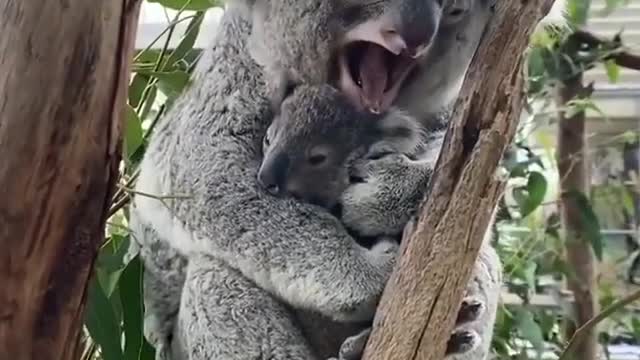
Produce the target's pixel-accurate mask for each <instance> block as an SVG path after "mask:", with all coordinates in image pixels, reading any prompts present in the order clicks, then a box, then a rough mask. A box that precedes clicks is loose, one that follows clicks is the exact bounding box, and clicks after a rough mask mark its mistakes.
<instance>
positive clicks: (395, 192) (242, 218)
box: [131, 0, 500, 359]
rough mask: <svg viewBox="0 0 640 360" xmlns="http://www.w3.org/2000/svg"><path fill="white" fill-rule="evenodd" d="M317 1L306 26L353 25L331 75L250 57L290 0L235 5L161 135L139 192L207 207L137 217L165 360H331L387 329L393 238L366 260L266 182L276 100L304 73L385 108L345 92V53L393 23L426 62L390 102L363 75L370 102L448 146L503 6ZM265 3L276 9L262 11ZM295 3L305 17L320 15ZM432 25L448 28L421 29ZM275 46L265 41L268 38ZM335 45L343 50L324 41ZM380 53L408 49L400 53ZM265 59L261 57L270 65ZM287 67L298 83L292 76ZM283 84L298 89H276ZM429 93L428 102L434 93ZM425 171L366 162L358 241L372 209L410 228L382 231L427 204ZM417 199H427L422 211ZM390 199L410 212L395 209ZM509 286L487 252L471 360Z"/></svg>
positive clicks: (358, 197) (353, 205) (337, 227)
mask: <svg viewBox="0 0 640 360" xmlns="http://www.w3.org/2000/svg"><path fill="white" fill-rule="evenodd" d="M315 1H317V2H316V3H315V4H316V6H311V7H310V8H309V10H310V11H315V13H314V12H306V11H302V14H306V15H307V17H306V19H312V20H311V21H314V22H316V23H317V24H320V25H322V24H323V23H322V20H321V19H325V20H327V23H329V22H331V23H332V24H333V23H334V21H336V19H337V23H338V24H339V26H338V27H331V28H327V29H328V30H329V31H328V32H327V33H326V34H328V36H327V37H326V38H319V39H320V40H319V41H318V44H320V45H321V46H324V45H327V44H328V45H329V47H328V49H329V51H330V52H329V53H327V54H324V55H325V56H328V57H327V59H328V60H327V61H328V62H327V63H326V64H325V63H324V60H325V57H324V56H323V57H319V58H316V62H318V61H320V62H319V63H317V66H316V67H313V66H312V62H311V63H310V62H299V64H302V65H301V66H300V67H297V66H296V63H295V62H293V66H291V64H292V63H290V62H288V61H286V59H287V56H284V57H283V58H282V59H284V60H285V61H283V62H282V63H280V64H277V65H276V66H273V67H271V69H274V71H273V72H272V71H271V70H269V69H270V67H269V66H268V64H267V63H265V62H264V61H263V60H264V59H259V60H258V61H259V62H260V64H261V65H262V67H261V66H260V65H258V63H256V61H255V60H254V58H252V57H251V56H250V55H249V52H248V49H247V41H248V37H249V34H250V33H252V26H251V25H252V21H253V20H255V19H258V20H259V19H261V18H262V19H265V18H264V14H265V13H264V12H262V11H264V9H274V8H275V7H274V8H269V7H268V6H271V5H274V6H276V5H277V4H279V3H280V4H284V3H287V0H282V1H280V0H272V1H266V0H265V3H262V5H261V6H264V5H265V4H266V6H267V8H261V10H260V11H261V12H256V11H253V9H254V8H253V7H252V4H250V6H249V7H245V6H244V5H246V4H235V3H231V4H230V6H229V8H228V9H227V11H226V13H225V15H224V17H223V20H222V22H221V24H220V25H219V26H220V28H219V32H218V35H217V37H216V39H215V41H214V44H213V45H212V47H211V48H209V49H206V50H205V52H204V53H203V56H202V58H201V59H200V62H199V64H198V67H197V70H196V72H195V74H194V79H193V82H192V85H191V86H190V88H189V89H188V90H187V91H186V93H185V94H184V95H183V96H182V97H181V98H180V99H179V100H178V101H177V102H176V103H175V104H174V106H173V108H172V110H171V111H170V112H169V113H168V114H167V116H165V117H164V119H163V120H162V122H161V124H159V126H158V128H157V130H156V133H155V134H154V136H153V138H152V141H151V143H150V145H149V148H148V150H147V154H146V156H145V158H144V160H143V162H142V164H141V173H140V177H139V180H138V184H137V189H138V190H139V191H140V192H141V193H152V194H158V195H171V194H189V195H191V196H192V197H191V198H190V199H187V200H184V199H181V200H164V201H162V202H161V201H159V200H157V199H153V198H149V197H144V196H136V198H135V200H134V206H133V208H132V215H131V228H132V231H133V232H134V237H135V239H137V241H138V245H140V252H141V257H142V259H143V261H144V264H145V269H146V272H145V306H146V313H147V315H146V316H147V318H146V319H145V333H146V336H147V338H148V339H149V340H150V341H151V342H152V343H153V344H154V345H155V346H156V350H157V351H158V357H160V358H163V357H166V356H168V355H169V353H170V349H169V348H170V347H171V348H172V351H173V354H172V355H173V358H174V359H182V358H189V359H200V358H203V359H204V358H207V359H209V358H223V359H247V358H270V359H320V358H323V357H326V356H330V355H335V352H336V349H337V346H339V344H340V342H342V340H343V339H345V338H346V337H347V336H348V335H353V334H355V333H357V331H359V330H361V329H362V328H363V327H364V326H366V321H369V320H370V319H371V318H372V315H373V312H374V311H375V304H376V302H377V300H378V297H379V295H380V293H381V291H382V288H383V286H384V283H385V281H386V279H387V278H388V275H389V272H390V270H391V268H392V266H393V264H394V255H395V250H396V246H395V244H392V243H387V242H381V243H378V244H376V245H374V246H373V247H372V248H371V249H366V248H364V247H362V246H360V245H358V244H357V242H356V241H355V240H354V239H353V238H352V237H351V236H350V235H349V233H348V232H347V231H346V230H345V228H344V226H343V225H342V224H341V223H340V222H339V221H338V220H336V219H335V218H334V217H333V216H331V215H330V214H328V213H327V212H325V211H323V210H322V209H319V208H317V207H314V206H311V205H305V204H301V203H299V202H297V201H294V200H291V199H276V198H274V197H271V196H269V195H268V194H266V193H265V192H264V191H262V189H260V188H259V187H258V185H257V183H256V180H255V179H256V172H257V169H258V166H259V162H260V156H261V155H260V148H261V142H262V137H263V136H264V133H265V131H266V128H267V127H268V126H269V123H270V120H271V116H272V113H271V103H270V101H269V100H270V99H272V98H273V96H272V95H273V90H274V89H275V90H279V89H285V90H284V91H282V95H281V96H280V97H281V98H282V97H284V96H286V94H287V91H286V88H287V87H288V84H289V83H290V79H292V78H294V76H292V75H291V74H293V75H296V74H303V75H302V76H301V77H300V78H299V79H296V80H299V81H303V82H304V81H308V82H314V81H316V80H318V79H319V81H324V80H325V77H326V80H327V81H331V82H334V83H335V84H337V86H339V87H340V88H342V89H343V90H345V93H347V94H348V95H349V96H351V97H352V99H353V102H354V104H356V105H358V104H360V105H361V106H362V105H364V106H363V108H366V107H369V108H370V107H371V106H369V105H371V104H370V102H371V101H369V102H367V103H366V104H365V103H364V102H361V101H360V100H359V97H358V96H359V93H358V89H357V88H354V87H353V84H349V83H344V80H348V79H346V78H345V77H344V76H341V75H340V74H341V73H342V74H343V75H344V71H345V69H346V68H345V67H344V63H342V64H340V62H339V60H340V56H342V55H344V56H348V54H347V52H349V51H352V50H349V49H350V47H348V46H346V45H349V44H350V43H349V41H347V42H344V41H345V40H349V37H348V36H347V34H349V36H354V35H355V36H356V37H354V38H353V39H360V40H362V39H364V40H367V41H369V42H372V41H377V42H378V43H380V42H381V41H380V39H379V38H376V37H373V38H370V39H366V38H362V37H363V36H368V35H367V34H370V32H368V31H366V30H367V29H370V27H371V26H374V29H375V28H376V26H377V28H378V29H380V27H379V26H380V24H381V23H380V22H379V20H380V19H393V24H395V26H397V27H398V28H397V29H395V30H394V32H395V33H396V35H398V36H397V37H395V39H396V40H397V39H402V40H403V41H404V42H405V45H409V46H411V47H413V48H414V49H413V50H410V49H409V50H407V49H402V51H410V52H413V54H414V55H418V56H417V58H416V59H417V60H418V61H417V62H415V63H414V64H413V65H412V66H411V69H409V70H407V71H406V73H404V74H402V79H399V78H398V79H396V81H395V82H393V84H392V86H391V89H392V90H393V91H392V92H389V91H385V90H387V87H388V86H387V84H383V85H384V86H382V92H380V90H379V89H380V87H381V85H380V84H381V83H380V82H376V80H370V78H367V75H365V76H364V78H361V79H359V80H363V81H364V82H365V83H366V82H367V81H369V82H368V83H367V85H366V87H367V89H368V90H367V93H366V96H365V99H367V100H372V99H373V105H374V106H378V105H380V106H381V107H385V106H388V105H389V104H390V103H393V104H396V105H399V106H401V107H403V108H404V109H405V110H408V111H410V112H411V113H412V114H413V115H414V116H417V117H418V118H420V119H424V120H423V121H424V124H425V128H426V129H428V130H431V131H430V134H432V137H433V139H434V141H436V142H437V141H438V139H440V138H441V134H442V129H443V128H444V123H445V120H446V118H445V117H443V116H442V115H441V114H442V113H443V111H444V110H446V109H447V107H448V105H449V104H451V103H452V102H453V100H454V99H455V96H456V94H457V91H458V89H459V86H460V84H461V81H462V78H463V75H464V72H465V70H466V68H467V66H468V64H469V61H470V59H471V56H472V54H473V52H474V51H475V47H476V45H477V41H478V39H479V37H480V34H481V33H482V31H481V30H482V27H483V26H484V23H485V22H486V20H487V18H488V16H489V14H490V11H489V8H490V4H489V1H488V0H467V1H459V0H439V1H435V0H420V1H418V0H382V1H365V0H342V1H339V0H334V1H321V0H315ZM253 2H254V3H256V4H253V5H259V4H260V0H256V1H253ZM289 2H290V4H291V6H297V5H296V4H301V5H300V6H308V5H309V4H311V5H313V4H314V3H313V1H311V0H304V1H300V2H293V3H291V0H289ZM302 4H306V5H302ZM452 6H453V7H452ZM326 7H328V9H329V10H330V11H325V10H326ZM285 9H286V8H285ZM323 9H324V10H323ZM358 9H360V10H358ZM444 9H449V10H450V11H449V10H447V11H448V12H445V11H444ZM292 13H295V12H294V11H291V8H290V9H289V10H288V11H284V12H282V13H281V14H280V15H278V14H276V13H274V12H273V11H269V13H268V14H269V16H270V19H276V20H277V19H278V16H280V19H285V18H287V17H288V16H289V20H288V21H289V22H290V21H291V20H290V19H291V18H290V15H291V14H292ZM419 15H428V16H429V18H430V19H432V20H433V21H427V22H421V20H420V19H421V18H420V17H418V16H419ZM274 16H275V17H274ZM301 19H302V18H301V17H298V18H297V20H301ZM422 19H424V18H422ZM268 23H269V22H268V21H264V22H262V23H258V22H255V23H254V24H255V25H260V24H265V25H266V24H268ZM286 23H287V21H284V22H282V23H279V22H278V21H276V22H275V24H280V25H282V24H286ZM425 24H426V25H425ZM280 25H278V26H280ZM260 26H261V25H260ZM282 29H283V30H287V29H286V27H282ZM400 29H402V30H400ZM289 30H291V29H289ZM268 34H269V35H273V36H275V39H273V41H271V39H265V41H264V44H265V45H268V44H273V45H274V46H276V45H278V46H279V45H280V44H283V43H279V42H278V41H279V40H278V39H286V37H284V35H285V34H286V35H287V36H292V34H291V33H287V32H286V31H285V32H283V33H282V34H283V37H280V38H279V37H278V35H276V34H277V33H276V32H270V33H268ZM312 34H313V33H312ZM363 34H364V35H363ZM259 35H260V34H259V32H258V31H253V36H254V37H257V38H259ZM262 35H267V33H262ZM358 36H360V38H358ZM312 39H313V38H312ZM325 39H326V40H328V42H324V43H323V41H325ZM353 39H351V40H353ZM267 40H268V41H267ZM298 41H299V40H298ZM385 41H386V40H385ZM284 44H285V45H286V42H284ZM322 44H324V45H322ZM380 45H383V46H385V47H392V48H393V46H389V44H387V43H385V42H382V44H380ZM414 45H415V46H414ZM421 45H422V46H421ZM320 48H321V47H318V48H317V49H320ZM419 48H420V49H419ZM274 49H275V47H274ZM377 50H379V49H377ZM367 51H376V50H367ZM394 51H395V50H394ZM259 53H260V52H259V51H258V52H257V53H256V54H254V56H256V59H258V58H259ZM305 53H310V52H309V51H307V50H304V51H302V54H303V55H304V54H305ZM365 53H366V51H365ZM373 58H374V59H375V55H374V57H373ZM343 59H346V58H343ZM379 59H380V57H378V60H379ZM364 64H367V63H366V62H364ZM369 65H371V66H373V67H374V69H375V66H377V65H378V66H379V64H377V65H376V64H375V63H373V65H372V64H371V63H369ZM306 66H311V67H313V69H314V70H315V71H316V73H318V71H317V69H327V72H326V75H323V73H322V71H320V72H319V73H320V74H321V75H319V76H320V78H318V79H314V77H315V76H316V75H313V76H312V77H311V78H309V79H306V78H305V76H306V75H305V74H306V72H305V67H306ZM263 69H264V71H266V74H267V77H266V78H267V79H268V81H267V83H269V84H276V85H275V86H273V87H272V86H271V85H270V86H269V88H267V87H266V86H265V81H264V79H263ZM282 69H285V70H286V72H288V73H287V74H286V75H285V76H283V75H282ZM296 69H298V70H296ZM309 74H312V73H311V72H309ZM272 76H273V78H272ZM276 78H277V79H283V80H281V81H280V82H277V81H271V79H276ZM282 84H284V86H283V85H282ZM356 85H357V81H356ZM349 86H350V87H349ZM354 90H355V91H354ZM267 94H269V96H268V97H267V96H266V95H267ZM354 94H355V95H354ZM422 94H428V96H426V97H425V98H422ZM277 97H278V96H276V98H277ZM436 156H437V149H436V150H434V151H431V152H429V154H428V156H426V157H425V162H426V163H431V164H432V163H433V161H435V157H436ZM413 165H414V164H412V163H410V162H408V161H406V159H403V158H401V157H397V156H386V157H382V158H379V159H375V160H371V161H367V162H364V163H363V164H362V167H361V168H360V169H359V171H358V172H359V173H360V174H361V176H360V179H358V182H357V183H354V184H353V186H352V187H351V188H350V189H348V190H347V192H346V193H345V195H344V196H343V201H342V202H341V203H342V214H343V217H342V220H343V221H344V222H345V223H346V224H347V225H348V226H349V227H350V228H351V229H353V230H355V231H360V232H364V231H368V232H370V233H372V232H375V231H372V230H370V229H372V225H376V224H377V223H378V222H376V223H375V224H372V222H371V221H370V220H369V219H368V218H364V219H362V218H358V214H359V213H360V211H361V210H360V209H364V210H365V211H367V213H369V214H371V216H378V217H377V218H376V219H378V220H382V219H386V217H387V214H389V213H390V212H392V213H393V214H394V215H393V216H390V217H389V218H393V219H396V220H394V222H392V223H388V224H385V225H384V226H381V227H379V230H380V231H381V232H382V233H385V232H387V231H389V229H392V228H393V227H394V226H398V227H399V226H401V225H403V222H406V220H407V219H408V218H409V214H410V213H411V211H410V210H411V209H414V208H415V206H416V201H417V199H418V197H417V196H416V186H415V183H414V181H415V180H416V179H419V178H424V176H423V175H422V174H424V172H423V171H422V170H423V169H424V166H421V167H415V166H413ZM416 172H420V173H419V176H418V175H415V174H416ZM405 176H406V177H405ZM385 189H388V190H385ZM405 190H406V191H405ZM407 194H408V195H407ZM407 201H410V202H411V203H410V204H409V205H406V202H407ZM390 204H398V206H392V207H389V208H387V206H389V205H390ZM399 204H405V205H399ZM382 209H385V211H384V212H382ZM387 209H389V210H387ZM389 211H390V212H389ZM396 211H399V213H396ZM380 214H384V216H383V217H382V219H380V218H379V215H380ZM396 214H397V215H396ZM382 224H384V223H382ZM374 229H375V228H374ZM395 230H398V229H394V231H395ZM374 235H375V234H374ZM187 258H188V261H187ZM185 269H186V271H185ZM183 284H184V285H183ZM499 284H500V266H499V262H498V260H497V257H496V256H495V253H494V252H493V250H492V249H491V248H490V246H489V245H486V246H485V248H484V249H483V251H482V253H481V256H480V260H479V261H478V263H477V266H476V272H475V274H474V279H473V281H472V282H471V283H470V285H469V295H472V296H474V297H477V298H478V299H480V301H482V303H484V305H485V308H486V310H485V311H484V312H483V315H482V319H480V321H477V322H475V323H474V324H473V325H472V326H474V327H475V328H476V329H477V331H478V334H479V335H480V338H481V340H482V341H481V344H480V346H478V347H476V349H475V350H473V351H472V352H471V353H468V354H467V355H465V357H467V358H469V359H482V358H484V357H485V356H486V353H487V352H488V349H489V345H490V339H491V335H492V325H493V322H494V318H495V311H496V304H497V298H498V290H499ZM183 287H184V290H183ZM180 293H182V298H181V299H180V298H179V296H178V294H180ZM178 307H180V312H179V316H178V321H177V322H176V321H175V320H174V319H175V315H176V311H177V310H178ZM310 314H314V315H310ZM312 319H313V321H311V320H312ZM358 321H364V322H365V325H362V324H356V323H357V322H358ZM341 322H344V323H341ZM347 322H348V323H347ZM309 324H311V325H309ZM318 325H320V328H321V330H318V329H317V328H316V327H317V326H318ZM351 325H353V326H351ZM170 345H172V346H170Z"/></svg>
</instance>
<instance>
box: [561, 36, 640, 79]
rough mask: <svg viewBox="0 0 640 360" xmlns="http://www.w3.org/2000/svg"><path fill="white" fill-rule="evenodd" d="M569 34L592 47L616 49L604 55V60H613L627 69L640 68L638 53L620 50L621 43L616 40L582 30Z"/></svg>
mask: <svg viewBox="0 0 640 360" xmlns="http://www.w3.org/2000/svg"><path fill="white" fill-rule="evenodd" d="M571 36H572V37H573V38H574V39H575V40H576V41H578V42H580V43H582V44H585V45H587V46H589V48H592V49H593V48H598V47H606V48H612V49H617V50H616V51H613V52H612V53H611V54H610V55H608V56H606V57H605V60H613V61H615V63H616V64H617V65H618V66H621V67H624V68H627V69H632V70H640V55H634V54H631V53H629V52H627V51H624V50H622V49H623V47H622V44H621V43H620V42H619V41H617V40H612V41H608V40H603V39H600V38H599V37H597V36H595V35H594V34H592V33H590V32H588V31H584V30H578V31H575V32H574V33H573V34H571Z"/></svg>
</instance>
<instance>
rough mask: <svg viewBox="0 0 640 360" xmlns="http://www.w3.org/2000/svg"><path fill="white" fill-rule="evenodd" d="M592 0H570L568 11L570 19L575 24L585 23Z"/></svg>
mask: <svg viewBox="0 0 640 360" xmlns="http://www.w3.org/2000/svg"><path fill="white" fill-rule="evenodd" d="M590 7H591V0H568V1H567V13H568V15H569V20H570V21H571V23H572V24H574V25H578V26H581V25H585V24H586V22H587V17H588V15H589V8H590Z"/></svg>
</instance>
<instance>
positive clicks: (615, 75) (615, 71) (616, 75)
mask: <svg viewBox="0 0 640 360" xmlns="http://www.w3.org/2000/svg"><path fill="white" fill-rule="evenodd" d="M604 67H605V69H606V70H607V77H608V78H609V81H610V82H612V83H617V82H618V80H619V79H620V66H618V64H616V62H615V61H614V60H606V61H605V62H604Z"/></svg>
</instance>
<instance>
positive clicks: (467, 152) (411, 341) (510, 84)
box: [364, 0, 553, 360]
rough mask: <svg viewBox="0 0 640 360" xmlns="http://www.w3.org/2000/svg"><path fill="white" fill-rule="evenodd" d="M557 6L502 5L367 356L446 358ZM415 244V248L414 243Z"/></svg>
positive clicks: (545, 0) (544, 1)
mask: <svg viewBox="0 0 640 360" xmlns="http://www.w3.org/2000/svg"><path fill="white" fill-rule="evenodd" d="M552 3H553V0H535V1H533V0H530V1H498V2H497V4H496V5H495V9H494V10H495V13H494V14H493V16H492V18H491V20H490V21H489V24H488V25H487V28H486V30H485V34H484V36H483V38H482V40H481V42H480V45H479V47H478V50H477V51H476V54H475V56H474V59H473V60H472V63H471V65H470V68H469V70H468V72H467V76H466V79H465V81H464V84H463V87H462V89H463V90H462V92H461V94H460V97H459V99H458V102H457V105H456V109H455V111H454V114H453V116H452V119H451V121H450V124H449V129H448V131H447V135H446V138H445V143H444V146H443V149H442V152H441V154H440V157H439V159H438V163H437V165H436V168H437V169H436V171H435V174H436V175H435V177H434V179H433V180H432V182H431V185H430V189H429V192H428V195H427V197H426V201H425V202H424V203H423V204H422V207H421V213H420V216H419V218H418V223H417V226H416V229H415V231H414V232H413V234H412V235H411V236H410V237H409V239H405V241H403V246H402V249H401V254H402V255H401V257H400V259H399V262H398V264H397V265H396V269H395V271H394V273H393V274H392V276H391V279H390V280H389V282H388V284H387V287H386V289H385V291H384V293H383V296H382V299H381V303H380V306H379V308H378V309H379V311H378V312H377V314H376V318H375V320H374V328H373V331H372V334H371V337H370V338H369V342H368V344H367V347H366V349H365V354H364V359H366V360H377V359H421V360H436V359H438V360H439V359H442V358H443V355H444V352H445V349H446V343H447V340H448V339H449V336H450V334H451V332H450V330H451V329H452V328H453V324H454V321H455V316H456V313H457V310H458V309H459V304H460V303H461V301H462V297H463V295H464V290H465V287H466V284H467V282H468V281H469V279H470V275H471V270H472V268H473V264H474V262H475V260H476V258H477V255H478V250H479V248H480V245H481V244H482V240H483V236H484V234H485V231H486V230H487V228H488V225H489V222H490V219H491V215H492V213H493V210H494V209H495V206H496V205H497V203H498V200H499V198H500V196H501V195H502V192H503V189H504V181H502V180H500V179H498V178H497V177H495V176H492V174H495V172H496V170H497V167H498V164H499V161H500V159H501V157H502V155H503V153H504V151H505V149H506V147H507V146H508V145H509V143H510V142H511V141H512V139H513V136H514V133H515V130H516V127H517V123H518V120H519V117H520V114H521V111H522V108H523V105H524V100H525V97H524V93H523V86H524V80H523V76H522V71H521V64H522V63H523V54H524V51H525V50H526V47H527V44H528V42H529V37H530V35H531V33H532V31H533V29H534V27H535V26H536V24H537V23H538V22H539V21H540V20H541V19H542V17H543V16H544V15H545V14H547V13H548V11H549V9H550V8H551V5H552ZM407 240H408V241H407Z"/></svg>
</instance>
